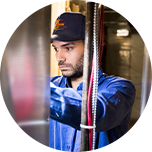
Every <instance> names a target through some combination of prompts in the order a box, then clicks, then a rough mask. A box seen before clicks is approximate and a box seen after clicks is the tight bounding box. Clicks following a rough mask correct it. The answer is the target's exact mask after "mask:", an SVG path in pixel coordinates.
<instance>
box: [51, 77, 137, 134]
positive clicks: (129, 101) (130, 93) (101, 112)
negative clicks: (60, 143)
mask: <svg viewBox="0 0 152 152" xmlns="http://www.w3.org/2000/svg"><path fill="white" fill-rule="evenodd" d="M50 84H51V87H50V88H51V100H50V117H51V118H52V119H55V120H57V121H59V122H61V123H64V124H68V125H70V126H72V127H74V128H76V129H78V130H80V122H81V104H82V91H76V90H75V89H73V88H60V87H57V86H55V85H54V84H53V83H52V82H51V83H50ZM101 86H102V85H99V87H98V94H97V113H96V116H97V117H96V132H101V131H106V130H109V129H112V128H114V127H116V126H118V125H120V124H121V123H122V121H123V119H124V118H125V117H126V116H127V115H128V114H129V113H130V112H131V109H132V105H133V103H134V98H135V88H134V86H133V84H132V83H131V82H130V81H128V80H125V79H118V80H114V81H110V83H108V84H107V85H106V87H105V88H104V89H102V87H101Z"/></svg>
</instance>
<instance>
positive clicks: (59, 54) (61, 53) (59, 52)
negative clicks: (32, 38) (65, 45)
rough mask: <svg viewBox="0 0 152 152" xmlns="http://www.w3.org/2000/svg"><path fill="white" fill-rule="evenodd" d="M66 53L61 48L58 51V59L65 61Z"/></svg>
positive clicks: (58, 60)
mask: <svg viewBox="0 0 152 152" xmlns="http://www.w3.org/2000/svg"><path fill="white" fill-rule="evenodd" d="M65 60H66V58H65V55H64V52H62V51H61V50H59V51H58V52H56V61H57V62H58V63H59V62H60V61H65Z"/></svg>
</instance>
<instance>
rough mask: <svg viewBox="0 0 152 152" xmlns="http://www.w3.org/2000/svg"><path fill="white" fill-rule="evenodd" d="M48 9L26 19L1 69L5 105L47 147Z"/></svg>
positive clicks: (6, 54)
mask: <svg viewBox="0 0 152 152" xmlns="http://www.w3.org/2000/svg"><path fill="white" fill-rule="evenodd" d="M50 15H51V6H50V5H49V6H47V7H44V8H42V9H40V10H39V11H37V12H35V13H34V14H32V15H31V16H30V17H28V18H27V19H26V20H25V21H24V22H23V23H22V24H21V25H20V26H19V27H18V28H17V30H16V31H15V32H14V34H13V35H12V37H11V38H10V40H9V42H8V45H7V47H6V50H5V53H4V56H3V61H2V69H1V82H2V85H1V88H2V93H3V96H4V100H5V103H6V105H7V108H8V110H9V111H10V113H11V115H12V116H13V118H14V119H15V121H16V122H17V123H18V125H19V126H20V127H21V128H22V129H23V130H24V131H25V132H26V133H27V134H28V135H30V136H31V137H32V138H34V139H35V140H37V141H39V142H40V143H42V144H44V145H47V146H48V145H49V122H48V117H49V99H50V89H49V81H50V66H49V65H50V18H51V17H50Z"/></svg>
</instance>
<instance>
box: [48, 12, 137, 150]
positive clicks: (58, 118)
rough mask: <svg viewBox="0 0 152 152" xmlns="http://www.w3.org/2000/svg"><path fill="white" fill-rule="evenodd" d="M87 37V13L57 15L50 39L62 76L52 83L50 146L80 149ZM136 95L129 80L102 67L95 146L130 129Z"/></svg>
mask: <svg viewBox="0 0 152 152" xmlns="http://www.w3.org/2000/svg"><path fill="white" fill-rule="evenodd" d="M84 38H85V16H84V15H82V14H81V13H70V12H66V13H63V14H61V15H60V16H59V17H58V18H57V20H56V24H55V28H54V31H53V34H52V36H51V42H52V46H53V47H54V50H55V51H56V60H57V62H58V65H59V68H60V70H61V72H62V75H63V76H56V77H53V78H51V82H50V87H51V99H50V147H52V148H55V149H58V150H62V151H80V139H81V131H80V122H81V103H82V86H83V53H84ZM134 98H135V88H134V85H133V84H132V83H131V82H130V81H128V80H125V79H123V78H118V77H114V76H107V75H106V74H104V73H102V71H101V70H100V69H99V81H98V94H97V117H96V119H97V121H96V135H95V137H96V139H95V141H96V145H95V148H101V147H104V146H106V145H108V144H110V143H112V142H114V141H116V140H117V139H119V138H120V137H121V136H123V135H124V134H125V133H126V132H127V130H128V124H129V121H130V116H131V110H132V105H133V103H134Z"/></svg>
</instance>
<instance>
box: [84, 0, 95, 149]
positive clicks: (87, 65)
mask: <svg viewBox="0 0 152 152" xmlns="http://www.w3.org/2000/svg"><path fill="white" fill-rule="evenodd" d="M93 12H94V3H93V2H87V14H86V21H85V50H84V68H83V95H82V110H81V124H82V125H88V120H87V95H88V86H89V81H90V73H91V67H92V56H93V55H92V54H93V48H92V41H93ZM88 150H89V136H88V129H85V128H81V151H88Z"/></svg>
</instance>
